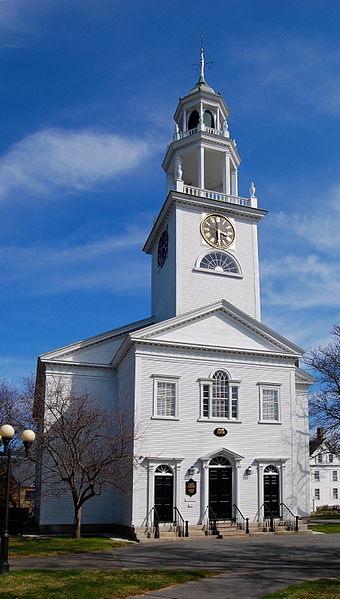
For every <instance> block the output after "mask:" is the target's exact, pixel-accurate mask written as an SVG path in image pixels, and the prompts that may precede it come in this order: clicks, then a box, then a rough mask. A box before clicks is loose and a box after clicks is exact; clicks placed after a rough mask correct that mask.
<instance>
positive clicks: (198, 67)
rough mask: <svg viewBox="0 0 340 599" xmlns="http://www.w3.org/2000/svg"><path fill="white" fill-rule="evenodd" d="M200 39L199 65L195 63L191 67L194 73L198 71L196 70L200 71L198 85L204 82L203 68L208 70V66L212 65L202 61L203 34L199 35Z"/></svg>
mask: <svg viewBox="0 0 340 599" xmlns="http://www.w3.org/2000/svg"><path fill="white" fill-rule="evenodd" d="M200 38H201V45H200V62H199V64H198V63H195V64H193V65H192V68H193V69H194V70H195V71H198V70H199V71H200V78H199V83H201V82H203V81H205V79H204V67H205V66H207V67H208V68H209V66H210V65H212V64H213V63H212V62H211V61H209V62H206V61H205V60H204V46H203V40H204V34H203V33H201V35H200Z"/></svg>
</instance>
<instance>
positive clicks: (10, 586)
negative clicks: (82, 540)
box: [0, 570, 216, 599]
mask: <svg viewBox="0 0 340 599" xmlns="http://www.w3.org/2000/svg"><path fill="white" fill-rule="evenodd" d="M215 574H216V572H210V571H206V570H18V571H17V572H13V571H12V572H10V573H9V574H8V575H7V576H6V578H3V580H2V583H3V585H1V586H0V597H3V598H4V599H5V598H6V599H42V597H53V599H118V598H122V597H131V596H133V595H140V594H142V593H146V592H147V591H154V590H157V589H162V588H164V587H168V586H170V585H172V584H178V583H182V582H189V581H192V580H199V579H200V578H204V577H205V576H214V575H215ZM1 589H5V590H1Z"/></svg>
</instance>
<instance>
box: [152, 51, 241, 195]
mask: <svg viewBox="0 0 340 599" xmlns="http://www.w3.org/2000/svg"><path fill="white" fill-rule="evenodd" d="M229 114H230V111H229V108H228V107H227V105H226V104H225V102H224V100H223V97H222V96H221V94H220V93H219V92H218V93H216V92H215V91H214V89H213V88H212V87H210V85H209V84H208V83H207V82H206V80H205V75H204V50H203V48H202V47H201V49H200V77H199V80H198V81H197V83H196V85H194V87H193V88H192V89H191V90H190V91H189V92H188V94H187V95H186V96H184V97H183V98H180V99H179V103H178V106H177V109H176V112H175V114H174V120H175V133H174V136H173V141H172V142H171V143H170V145H169V146H168V148H167V152H166V155H165V158H164V161H163V165H162V166H163V168H164V170H165V172H166V174H167V191H168V192H169V191H170V190H171V189H176V190H177V191H182V192H184V193H189V194H191V195H202V190H206V191H207V192H217V193H220V194H225V195H226V196H234V197H237V196H238V172H237V171H238V167H239V165H240V162H241V159H240V156H239V154H238V151H237V148H236V142H235V140H233V139H231V138H230V133H229V129H228V117H229ZM203 195H204V194H203Z"/></svg>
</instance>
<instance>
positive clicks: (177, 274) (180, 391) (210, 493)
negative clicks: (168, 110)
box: [38, 52, 313, 528]
mask: <svg viewBox="0 0 340 599" xmlns="http://www.w3.org/2000/svg"><path fill="white" fill-rule="evenodd" d="M228 116H229V110H228V108H227V106H226V104H225V102H224V99H223V97H222V95H221V94H220V93H216V92H215V91H214V90H213V89H212V88H211V87H210V86H209V85H208V84H207V83H206V81H205V80H204V57H203V52H201V74H200V79H199V81H198V83H197V84H196V85H195V86H194V87H193V88H192V89H191V90H190V91H189V92H188V94H187V95H185V96H184V97H182V98H180V100H179V103H178V106H177V109H176V112H175V115H174V120H175V125H176V127H175V133H174V136H173V139H172V141H171V143H170V144H169V146H168V148H167V150H166V154H165V158H164V161H163V168H164V170H165V173H166V176H167V197H166V199H165V202H164V204H163V206H162V207H161V210H160V213H159V215H158V218H157V219H156V221H155V223H154V225H153V227H152V230H151V232H150V234H149V236H148V239H147V241H146V243H145V246H144V251H145V252H146V253H147V254H150V255H151V258H152V316H151V317H150V318H147V319H146V320H144V321H141V322H137V323H133V324H130V325H127V326H125V327H122V328H119V329H115V330H113V331H109V332H106V333H102V334H100V335H97V336H95V337H91V338H90V339H85V340H83V341H80V342H77V343H74V344H72V345H69V346H67V347H63V348H61V349H57V350H54V351H51V352H49V353H46V354H43V355H42V356H40V358H39V363H38V373H39V376H40V377H41V378H42V379H44V381H46V388H47V389H48V386H49V381H50V380H51V379H55V377H62V378H63V377H65V378H66V379H67V380H68V381H69V382H70V385H71V388H72V389H74V390H76V391H81V390H84V389H86V390H87V391H88V392H89V393H93V394H94V395H95V396H98V397H101V398H103V402H104V403H105V405H106V406H112V407H114V408H118V409H123V410H124V411H125V412H128V413H129V414H131V415H132V416H133V417H134V422H135V425H136V426H137V427H138V430H139V431H142V432H143V439H142V441H141V440H140V439H138V443H137V442H136V447H135V453H136V455H137V456H138V465H136V466H135V470H134V480H133V487H132V489H131V491H130V492H127V493H125V494H119V493H110V492H109V491H108V492H107V493H106V495H102V496H101V497H98V498H95V499H92V500H91V501H89V502H88V503H87V504H85V506H84V512H83V522H84V524H95V525H99V524H102V525H103V526H106V527H108V526H113V525H120V526H125V527H128V528H131V527H139V526H142V525H143V524H145V522H146V521H147V520H148V517H152V513H153V510H154V507H156V509H157V513H158V514H159V517H160V519H161V520H162V521H169V520H171V519H172V518H173V508H174V507H176V508H177V509H178V510H179V511H180V513H181V514H182V516H183V518H184V519H185V520H188V521H189V523H190V524H195V525H197V524H200V523H203V522H204V521H205V519H206V518H207V517H208V516H209V514H210V516H211V517H214V516H216V517H217V518H218V519H228V518H230V516H231V515H232V512H233V510H234V509H235V506H237V507H238V508H239V509H240V510H241V511H242V513H243V514H244V516H245V517H249V518H250V519H253V518H254V517H255V516H256V514H261V515H262V516H263V515H266V516H269V515H274V516H278V515H279V513H280V509H281V508H280V504H281V503H285V504H286V505H287V506H288V507H289V509H290V510H292V511H293V512H294V514H299V515H301V516H304V515H307V514H309V512H310V474H309V472H310V469H309V448H308V441H309V434H308V416H307V391H308V388H309V386H310V384H311V383H312V382H313V378H312V377H311V376H310V375H308V374H307V373H305V372H303V371H302V370H300V369H299V368H298V366H297V364H298V360H299V358H300V357H301V356H302V353H303V351H302V349H300V348H299V347H297V346H296V345H295V344H294V343H292V342H291V341H288V340H287V339H285V338H284V337H282V336H281V335H280V334H278V333H276V332H275V331H273V330H271V329H270V328H269V327H267V326H266V325H265V324H263V323H262V322H261V315H260V284H259V264H258V243H257V226H258V224H259V223H260V221H261V219H262V218H263V217H264V216H265V214H266V210H264V209H262V208H259V207H258V204H257V198H256V195H255V186H254V184H251V187H250V190H249V191H250V195H249V197H241V196H239V193H238V168H239V165H240V162H241V160H240V156H239V153H238V149H237V147H236V142H235V140H234V139H232V138H231V136H230V134H229V130H228ZM187 483H190V484H187ZM38 507H39V509H38V520H39V524H40V526H41V527H51V526H56V525H58V526H62V525H66V524H70V523H72V509H71V501H70V499H69V500H67V499H65V498H53V497H48V496H45V495H44V494H42V496H41V498H40V501H39V504H38ZM150 514H151V516H150ZM148 515H149V516H148Z"/></svg>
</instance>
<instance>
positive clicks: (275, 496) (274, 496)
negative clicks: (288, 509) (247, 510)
mask: <svg viewBox="0 0 340 599" xmlns="http://www.w3.org/2000/svg"><path fill="white" fill-rule="evenodd" d="M263 499H264V517H265V518H270V517H275V518H277V517H279V516H280V477H279V473H278V471H277V469H276V468H275V467H274V466H267V468H265V470H264V474H263Z"/></svg>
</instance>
